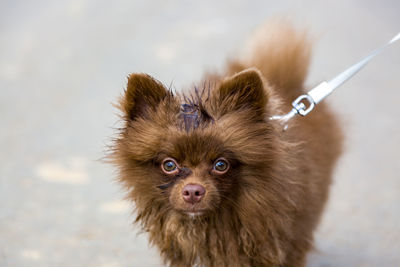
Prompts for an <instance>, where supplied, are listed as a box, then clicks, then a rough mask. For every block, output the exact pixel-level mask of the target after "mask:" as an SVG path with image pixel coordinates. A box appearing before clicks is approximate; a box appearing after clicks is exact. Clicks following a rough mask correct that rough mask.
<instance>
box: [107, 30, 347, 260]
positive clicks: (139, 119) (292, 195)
mask: <svg viewBox="0 0 400 267" xmlns="http://www.w3.org/2000/svg"><path fill="white" fill-rule="evenodd" d="M259 36H262V39H260V38H257V40H258V41H257V42H255V45H253V50H252V52H251V54H250V55H248V57H247V58H246V59H244V60H240V61H236V62H232V63H230V64H229V65H228V68H227V71H226V73H227V74H226V75H227V76H228V77H227V78H223V76H220V75H217V74H213V75H210V76H209V77H208V78H207V82H205V83H204V84H210V85H212V86H210V88H209V87H208V86H207V87H206V88H202V89H200V90H195V91H194V92H192V93H191V94H190V95H189V96H183V95H173V94H172V93H171V92H169V91H168V90H167V89H166V88H165V87H164V86H163V85H162V84H161V83H159V82H158V81H156V80H154V79H153V78H151V77H150V76H148V75H145V74H132V75H130V76H129V79H128V86H127V89H126V91H125V95H124V96H123V97H122V98H121V100H120V108H121V110H122V112H123V118H124V120H125V122H126V124H125V126H124V127H123V129H122V131H121V133H120V136H119V138H118V139H117V140H116V143H115V146H114V153H113V156H112V157H113V161H114V163H115V164H116V165H117V166H118V168H119V172H120V175H119V178H120V181H121V182H122V183H123V184H124V186H125V187H126V188H127V189H128V191H129V198H130V199H131V200H132V201H134V202H135V206H136V213H137V217H136V222H138V223H140V225H141V226H142V227H143V229H144V230H145V231H147V232H148V233H149V237H150V242H151V243H153V244H155V245H156V246H157V247H158V248H159V250H160V252H161V255H162V257H163V258H164V260H165V262H166V263H167V264H169V265H171V266H193V265H195V264H199V265H201V266H303V265H304V262H305V255H306V252H307V251H309V250H310V248H311V247H312V240H313V230H314V229H315V227H316V226H317V224H318V220H319V217H320V215H321V212H322V209H323V207H324V203H325V202H326V199H327V195H328V187H329V184H330V182H331V176H332V171H333V167H334V163H335V161H336V159H337V157H338V155H339V153H340V149H341V133H340V129H339V128H338V126H337V124H336V121H335V119H334V117H333V115H332V114H331V113H330V112H329V110H328V108H327V107H326V106H325V104H324V103H321V104H319V105H318V107H317V108H316V110H315V111H314V112H313V113H312V114H310V115H309V116H308V117H306V118H302V119H299V118H297V119H296V122H295V123H293V124H291V126H290V127H289V129H288V131H286V132H282V126H281V125H280V124H279V123H278V122H277V121H271V120H269V117H270V116H271V115H276V114H282V112H283V111H288V109H289V103H290V101H292V100H293V98H294V97H296V96H298V95H300V94H301V93H302V92H303V82H304V79H305V76H306V74H307V68H308V63H309V54H310V48H309V44H308V42H307V41H306V39H305V37H304V34H303V33H297V32H295V31H294V30H293V29H292V28H291V27H289V26H287V25H280V26H279V25H275V26H274V27H272V28H271V27H270V26H268V27H267V28H263V29H262V30H261V34H260V35H259ZM265 37H266V38H265ZM249 68H250V69H249ZM229 76H230V77H229ZM211 87H212V88H211ZM182 103H185V104H186V105H185V106H183V107H181V104H182ZM167 157H171V158H174V159H175V160H176V162H177V163H178V164H179V166H180V167H181V169H179V173H178V174H177V175H175V176H173V177H171V176H168V175H166V174H164V173H163V172H162V170H161V168H160V165H161V163H162V160H163V159H165V158H167ZM220 157H224V158H225V159H227V161H228V162H229V163H230V167H229V170H228V172H226V173H225V174H216V173H215V171H213V169H212V168H213V167H212V166H213V163H214V161H215V160H216V159H217V158H220ZM193 183H195V184H200V185H202V186H203V187H204V188H205V189H206V194H205V196H204V198H203V199H202V200H201V202H200V203H196V204H194V205H192V204H189V203H187V202H185V201H184V200H183V198H182V195H181V192H182V188H183V187H184V186H185V185H187V184H193ZM191 211H200V212H201V214H200V215H197V216H195V217H192V216H190V215H188V212H191Z"/></svg>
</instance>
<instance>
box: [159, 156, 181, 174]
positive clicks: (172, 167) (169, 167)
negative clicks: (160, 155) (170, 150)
mask: <svg viewBox="0 0 400 267" xmlns="http://www.w3.org/2000/svg"><path fill="white" fill-rule="evenodd" d="M161 169H162V170H163V172H165V173H166V174H175V173H177V172H178V164H177V163H176V161H175V160H174V159H172V158H166V159H164V160H163V162H162V164H161Z"/></svg>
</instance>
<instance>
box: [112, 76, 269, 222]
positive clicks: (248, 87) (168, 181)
mask: <svg viewBox="0 0 400 267" xmlns="http://www.w3.org/2000/svg"><path fill="white" fill-rule="evenodd" d="M268 99H269V90H268V88H267V86H266V84H265V82H264V81H263V79H262V78H261V76H260V74H259V72H258V71H257V70H255V69H250V70H246V71H243V72H240V73H238V74H236V75H234V76H233V77H230V78H227V79H225V80H223V81H221V82H219V83H217V84H216V85H215V88H213V89H212V90H208V88H204V89H202V90H195V91H194V92H193V93H192V95H190V96H188V97H185V96H177V95H173V94H172V93H171V92H170V91H168V90H167V89H166V88H165V87H164V86H163V85H162V84H161V83H159V82H158V81H156V80H155V79H153V78H151V77H150V76H148V75H145V74H132V75H131V76H130V77H129V80H128V86H127V89H126V91H125V95H124V96H123V97H122V98H121V101H120V108H121V110H122V111H123V117H124V120H125V121H126V125H125V127H124V128H123V129H122V132H121V136H120V138H119V139H118V141H117V145H116V146H115V159H116V163H117V165H118V166H119V168H120V173H121V180H122V181H123V182H124V184H125V185H126V186H127V188H128V189H129V190H130V196H131V197H132V198H133V200H134V201H135V202H136V207H137V209H138V211H139V213H143V214H142V215H141V216H147V215H145V214H144V213H146V212H147V214H149V213H151V212H155V213H158V214H166V213H168V214H170V213H174V214H180V215H182V216H184V217H185V216H186V217H188V216H187V215H192V216H193V215H206V214H211V213H218V212H219V211H221V210H223V209H225V210H226V209H230V208H232V207H235V206H238V205H240V196H241V195H243V194H246V192H248V191H246V188H256V187H257V186H260V185H261V181H262V180H263V179H264V178H263V177H264V176H263V175H265V173H267V171H268V168H269V163H270V161H271V160H272V159H273V156H271V155H272V154H273V150H274V148H273V142H272V141H271V138H273V137H272V134H271V131H272V129H271V126H270V125H269V123H268V122H267V118H268V117H269V107H268ZM252 197H253V198H254V197H255V198H257V197H259V196H252ZM189 217H190V216H189Z"/></svg>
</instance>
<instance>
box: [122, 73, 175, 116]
mask: <svg viewBox="0 0 400 267" xmlns="http://www.w3.org/2000/svg"><path fill="white" fill-rule="evenodd" d="M167 95H168V92H167V90H166V88H165V87H164V86H163V85H162V84H161V83H160V82H159V81H157V80H155V79H154V78H152V77H151V76H150V75H147V74H141V73H140V74H139V73H134V74H131V75H130V76H129V78H128V86H127V88H126V90H125V95H124V96H123V97H122V99H121V101H120V106H121V109H122V111H123V112H124V113H125V114H124V115H125V116H126V119H127V120H134V119H136V118H137V117H146V114H147V112H148V111H149V110H151V109H155V108H156V107H157V106H158V104H159V103H160V102H161V101H162V100H163V99H164V98H165V97H166V96H167Z"/></svg>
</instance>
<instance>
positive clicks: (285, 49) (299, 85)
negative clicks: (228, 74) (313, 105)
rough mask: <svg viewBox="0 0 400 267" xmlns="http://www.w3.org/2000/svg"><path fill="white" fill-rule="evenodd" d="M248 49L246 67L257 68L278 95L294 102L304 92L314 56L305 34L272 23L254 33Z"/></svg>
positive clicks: (284, 24)
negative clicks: (309, 67) (311, 59)
mask: <svg viewBox="0 0 400 267" xmlns="http://www.w3.org/2000/svg"><path fill="white" fill-rule="evenodd" d="M248 49H249V50H248V52H247V55H246V60H245V61H244V63H245V65H247V66H249V67H253V66H254V67H256V68H258V69H259V70H260V71H261V72H262V73H263V75H264V76H265V78H266V79H267V81H268V82H269V83H270V84H271V85H273V86H274V87H275V88H276V89H277V92H278V93H279V94H281V95H282V96H283V97H285V98H286V97H289V98H290V100H293V98H295V97H297V96H298V95H299V94H300V93H301V92H302V90H303V83H304V80H305V78H306V76H307V73H308V66H309V63H310V54H311V45H310V42H309V41H308V38H307V32H306V31H297V30H295V29H294V28H293V27H292V26H291V25H290V24H289V23H287V22H283V21H274V22H270V23H268V24H266V25H264V26H263V27H261V28H260V29H258V30H257V31H256V32H255V34H254V37H253V38H252V39H251V40H250V42H249V45H248Z"/></svg>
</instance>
